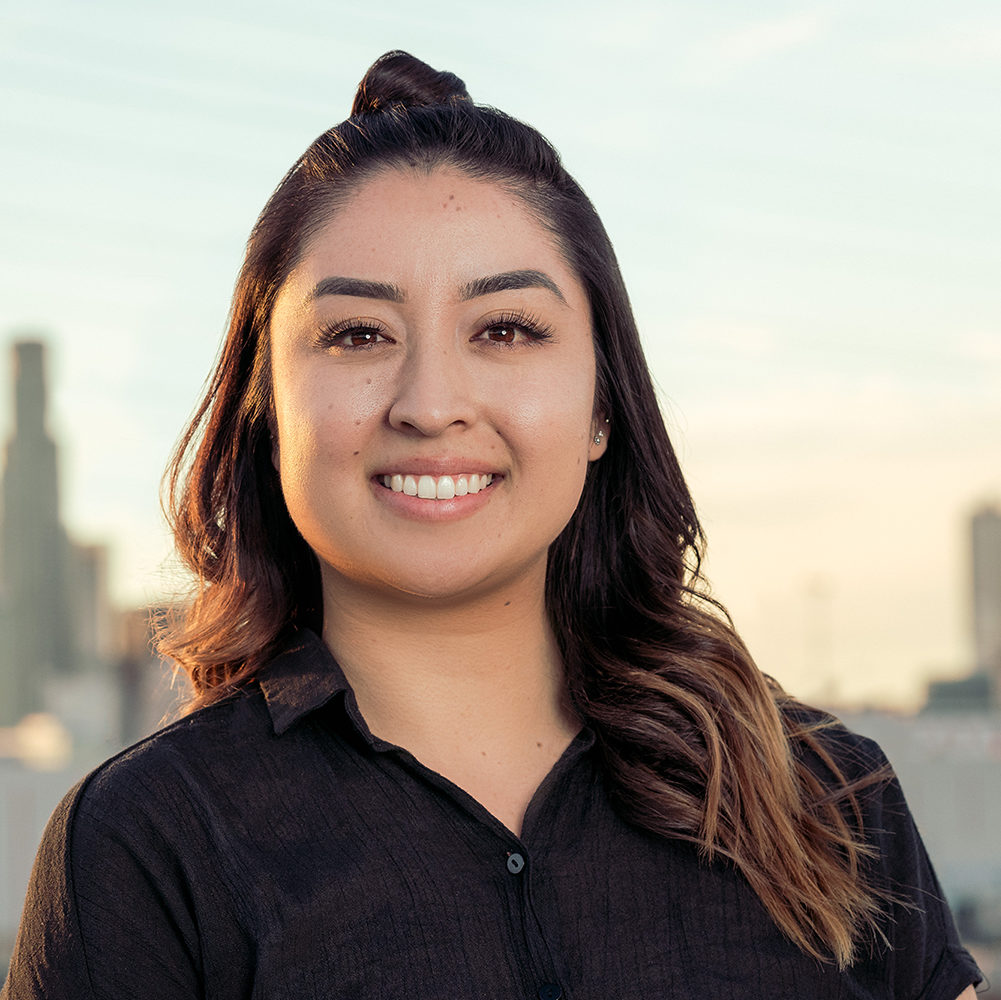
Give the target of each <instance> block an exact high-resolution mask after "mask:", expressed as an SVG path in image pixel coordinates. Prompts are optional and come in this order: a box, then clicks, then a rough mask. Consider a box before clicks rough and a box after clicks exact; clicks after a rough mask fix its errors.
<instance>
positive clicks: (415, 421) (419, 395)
mask: <svg viewBox="0 0 1001 1000" xmlns="http://www.w3.org/2000/svg"><path fill="white" fill-rule="evenodd" d="M475 415H476V397H475V385H474V380H473V377H472V372H471V371H470V370H469V367H468V360H467V359H464V358H463V357H462V356H461V352H460V351H458V350H456V349H455V348H454V346H450V345H445V344H442V343H441V342H440V341H439V342H437V343H433V344H422V345H419V346H417V347H415V348H414V350H413V351H411V352H408V354H407V356H406V358H405V359H404V360H403V363H402V365H401V368H400V372H399V376H398V379H397V384H396V391H395V394H394V398H393V403H392V405H391V406H390V409H389V422H390V425H391V426H392V427H393V428H395V429H396V430H399V431H404V432H406V433H417V434H421V435H424V436H426V437H434V436H436V435H438V434H442V433H443V432H444V431H446V430H448V429H449V428H450V427H455V426H468V425H469V424H471V423H472V421H473V420H474V419H475Z"/></svg>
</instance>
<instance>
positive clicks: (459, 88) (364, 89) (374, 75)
mask: <svg viewBox="0 0 1001 1000" xmlns="http://www.w3.org/2000/svg"><path fill="white" fill-rule="evenodd" d="M454 100H464V101H469V100H471V98H470V96H469V91H467V90H466V85H465V84H464V83H463V82H462V81H461V80H460V79H459V78H458V77H457V76H456V75H455V74H454V73H447V72H444V71H439V70H436V69H432V68H431V67H430V66H429V65H428V64H427V63H426V62H421V61H420V59H417V58H416V57H414V56H412V55H411V54H410V53H409V52H401V51H400V50H399V49H394V50H393V51H392V52H387V53H386V54H385V55H383V56H379V58H378V59H376V61H375V62H374V63H372V65H371V66H370V67H369V69H368V72H367V73H366V74H365V76H364V77H363V78H362V81H361V83H359V84H358V92H357V93H356V94H355V99H354V103H353V104H352V105H351V117H352V118H353V117H354V116H355V115H360V114H362V113H364V112H371V111H380V110H382V109H384V108H388V107H390V106H391V105H393V104H402V105H404V106H405V107H421V106H426V105H431V104H447V103H448V102H449V101H454Z"/></svg>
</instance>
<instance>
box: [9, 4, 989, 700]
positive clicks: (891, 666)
mask: <svg viewBox="0 0 1001 1000" xmlns="http://www.w3.org/2000/svg"><path fill="white" fill-rule="evenodd" d="M294 7H295V10H296V11H297V12H298V14H299V15H300V16H299V18H298V19H290V18H289V17H288V16H287V15H283V16H279V15H278V14H277V13H275V12H274V11H273V10H271V9H270V8H268V7H267V5H263V4H256V3H250V4H243V5H239V6H237V5H235V4H233V5H229V4H221V5H219V6H218V7H216V8H214V9H213V12H212V13H211V14H210V13H208V12H206V11H205V10H204V9H203V8H202V7H200V6H198V5H195V4H193V3H171V4H165V5H162V6H160V7H158V9H157V10H156V11H152V10H138V9H135V8H129V7H128V6H127V5H125V4H123V3H116V2H110V0H101V2H97V3H95V4H94V5H91V6H88V8H87V10H86V11H83V10H81V9H79V8H78V7H76V6H74V5H73V4H69V3H61V2H51V3H47V4H45V5H40V6H38V7H37V8H33V9H31V10H27V9H25V10H19V11H9V12H4V13H3V14H2V15H0V21H2V23H3V26H4V28H5V32H4V33H3V34H2V35H0V48H2V50H3V52H4V56H5V59H4V61H3V67H4V68H3V69H0V85H2V86H3V88H4V90H5V92H6V94H7V97H8V99H7V100H6V101H4V102H3V106H2V110H0V121H2V122H3V125H4V129H3V135H4V138H3V140H2V142H3V151H4V156H3V157H0V181H2V182H3V183H2V184H0V205H2V206H3V212H4V217H5V223H6V224H5V227H4V232H3V235H2V236H0V260H2V261H3V263H4V266H3V268H0V337H2V339H3V340H4V341H5V343H6V342H9V341H10V340H13V339H15V338H18V337H22V336H24V335H25V332H26V331H28V330H34V331H35V334H36V335H37V333H38V331H42V332H43V333H44V335H45V336H47V337H49V338H51V342H52V347H53V350H52V352H51V359H50V360H51V368H52V378H51V382H52V389H53V393H52V421H51V423H52V430H53V432H54V433H55V434H56V435H57V436H58V437H59V438H60V439H61V440H62V441H63V458H62V466H61V473H62V480H63V483H64V492H65V496H66V504H65V518H66V521H67V523H68V524H69V526H70V527H71V529H72V530H73V532H74V534H75V535H76V536H77V537H80V538H82V539H85V540H88V541H101V542H108V543H111V544H112V546H113V553H112V562H111V576H112V586H113V591H114V594H115V597H116V600H117V601H118V602H119V603H120V604H136V603H140V602H142V601H144V600H150V601H152V600H157V599H159V598H161V597H162V596H165V595H166V596H169V594H170V593H171V591H172V590H173V589H175V584H173V583H172V581H171V577H170V574H169V570H167V569H164V568H162V567H163V565H164V560H165V559H167V555H168V551H169V539H168V538H167V535H166V531H165V530H164V528H163V525H162V520H161V518H160V515H159V511H158V505H157V492H158V481H159V475H160V471H161V470H162V468H163V466H164V465H165V464H166V460H167V457H168V455H169V451H170V447H171V445H172V443H173V441H174V440H175V439H176V437H177V435H178V434H179V432H180V430H181V427H182V425H183V423H184V421H185V419H186V417H187V416H188V415H189V414H190V412H191V410H192V408H193V407H194V405H195V402H196V400H197V396H198V391H199V387H200V386H201V384H202V382H203V380H204V379H205V377H206V375H207V374H208V371H209V368H210V365H211V362H212V359H213V357H214V354H215V351H216V350H217V347H218V343H219V338H220V335H221V333H222V330H223V326H224V320H225V314H226V309H227V300H228V294H229V291H230V289H231V287H232V282H233V279H234V277H235V273H236V270H237V268H238V266H239V258H240V253H241V249H242V244H243V240H244V239H245V237H246V234H247V232H249V229H250V226H251V224H252V222H253V219H254V217H255V216H256V213H257V212H258V211H259V209H260V207H261V206H262V205H263V202H264V200H265V198H266V197H267V194H268V193H269V192H270V190H271V188H272V187H273V185H274V184H275V183H276V182H277V180H278V179H279V178H280V176H281V174H282V173H283V172H284V170H285V169H286V168H287V167H288V165H289V164H290V163H291V162H292V160H293V159H294V158H295V156H297V155H298V153H299V152H301V150H302V149H303V148H304V147H305V146H306V144H307V143H308V142H309V141H310V140H311V139H312V138H313V136H314V135H316V134H317V133H319V132H320V131H322V130H323V129H324V128H325V127H326V126H327V125H329V124H330V123H331V122H332V121H335V120H337V119H339V118H341V117H343V116H344V115H345V114H346V113H347V108H348V105H349V103H350V98H351V94H352V92H353V88H354V86H355V84H356V83H357V80H358V79H359V78H360V76H361V74H362V73H363V72H364V70H365V68H366V66H367V65H368V63H369V62H370V61H371V60H372V59H373V58H374V57H375V56H376V55H378V54H379V53H380V52H382V51H384V50H386V49H389V48H392V47H403V48H409V49H411V50H412V51H414V52H415V53H416V54H417V55H419V56H421V57H422V58H425V59H427V60H428V61H429V62H431V63H432V64H434V65H439V66H442V67H445V68H448V69H452V70H454V71H455V72H457V73H458V74H459V75H460V76H462V77H463V78H464V79H465V80H466V82H467V84H468V85H469V87H470V90H471V92H472V93H473V95H474V97H476V98H477V99H478V100H481V101H484V102H487V103H492V104H496V105H497V106H499V107H501V108H504V109H505V110H507V111H509V112H511V113H513V114H516V115H518V116H520V117H523V118H525V119H526V120H527V121H529V122H531V123H532V124H535V125H537V126H538V127H539V128H540V129H541V130H542V131H543V132H544V133H545V134H547V135H548V136H549V137H550V138H551V139H552V140H553V141H554V143H555V145H556V146H557V148H559V149H560V150H561V152H562V153H563V155H564V158H565V160H566V162H567V164H568V166H569V167H570V169H571V171H572V172H573V173H574V174H575V175H576V176H577V177H578V179H579V180H580V181H581V183H582V185H583V186H584V188H585V190H586V191H588V193H589V194H590V196H591V197H592V199H593V200H594V202H595V204H596V206H597V208H598V211H599V213H600V214H601V215H602V217H603V219H604V221H605V223H606V225H607V227H608V229H609V231H610V234H611V236H612V239H613V242H614V243H615V245H616V248H617V251H618V253H619V257H620V262H621V265H622V270H623V273H624V275H625V278H626V282H627V286H628V287H629V289H630V292H631V295H632V298H633V302H634V307H635V310H636V313H637V318H638V321H639V325H640V329H641V332H642V334H643V336H644V341H645V344H646V349H647V351H648V354H649V357H650V362H651V366H652V368H653V371H654V374H655V376H656V378H657V380H658V382H659V384H660V386H661V387H662V393H663V400H664V408H665V416H666V418H667V420H668V424H669V427H670V429H671V432H672V437H673V439H674V441H675V445H676V447H677V449H678V451H679V455H680V457H681V460H682V464H683V467H684V468H685V470H686V474H687V476H688V479H689V482H690V485H691V487H692V491H693V493H694V496H695V499H696V503H697V504H698V507H699V510H700V512H701V515H702V517H703V520H704V522H705V526H706V528H707V533H708V537H709V558H708V562H707V568H708V573H709V576H710V579H711V581H712V583H713V585H714V591H715V593H716V594H717V595H718V596H719V597H720V598H721V599H722V600H723V601H724V603H725V604H727V605H728V607H729V608H730V610H731V612H732V613H733V614H734V617H735V620H736V624H737V626H738V629H739V630H740V631H741V632H742V634H743V635H744V636H745V638H746V639H747V641H748V643H749V645H750V647H751V650H752V652H753V653H754V654H755V656H756V658H757V660H758V662H759V664H760V665H761V666H762V668H763V669H765V670H766V671H767V672H769V673H773V674H775V675H776V676H777V677H778V678H779V679H780V680H781V681H782V682H783V683H785V684H786V685H787V686H788V687H790V688H791V689H792V690H793V691H794V692H795V693H797V694H800V695H802V696H803V697H806V698H814V699H817V698H819V697H821V696H828V695H832V696H836V697H837V698H839V699H842V700H849V701H851V700H862V699H866V700H874V699H878V700H883V701H889V702H895V703H897V704H900V705H904V706H906V705H913V704H915V702H916V699H917V697H918V696H919V692H920V691H921V689H922V687H923V684H924V682H925V681H926V680H927V679H928V678H929V677H932V676H935V675H939V674H941V675H947V674H949V673H961V672H963V671H965V670H966V669H969V668H970V667H971V666H972V655H973V654H972V642H971V639H970V629H969V614H970V609H969V597H968V587H969V580H968V577H969V566H968V555H967V551H966V538H965V531H966V527H965V522H966V518H967V517H968V515H969V514H970V513H971V512H972V511H973V510H974V509H975V508H976V507H977V506H979V505H982V504H983V503H986V502H991V501H992V500H996V499H997V498H998V497H999V496H1001V305H999V303H998V298H997V295H996V275H997V273H998V270H999V268H998V265H999V264H1001V251H999V247H998V241H997V237H996V231H997V227H996V226H995V224H994V223H995V222H996V221H997V216H998V214H999V205H1001V180H999V177H1001V171H999V170H998V169H997V168H998V166H999V162H998V161H999V159H1001V155H999V139H998V128H997V125H996V123H995V118H996V115H995V114H994V111H993V108H992V107H991V103H992V102H991V100H990V95H991V94H992V93H994V92H995V88H996V85H997V83H999V82H1001V18H999V16H998V14H997V12H996V9H994V8H993V7H991V6H989V5H988V4H986V3H983V2H964V3H961V4H959V5H958V7H953V8H950V10H949V11H948V12H945V11H942V12H934V11H928V10H924V9H920V8H915V7H914V6H913V5H907V4H903V3H900V2H894V3H890V4H887V5H881V7H880V9H879V10H874V9H871V7H870V6H867V5H864V4H861V3H833V4H815V5H810V4H798V5H797V4H780V3H755V4H751V5H747V4H743V5H738V4H733V3H724V4H720V5H713V7H712V8H711V9H703V7H702V6H699V5H693V4H670V3H668V4H644V3H635V2H633V3H626V4H624V5H617V6H616V8H615V12H614V15H613V13H612V12H611V11H608V10H605V9H603V8H601V7H600V6H595V5H592V6H589V7H586V8H585V9H583V10H582V11H580V13H579V16H578V15H575V16H574V17H573V18H568V17H565V16H561V14H560V10H561V8H559V5H556V6H555V7H553V8H552V9H551V10H550V9H548V8H547V10H545V11H539V10H536V9H535V8H528V7H527V6H526V7H525V9H524V11H522V14H523V15H524V16H523V17H521V16H513V15H512V17H511V20H512V22H518V21H524V22H526V23H530V24H531V25H532V30H531V31H530V32H517V31H515V30H513V29H508V28H506V27H504V26H503V25H502V26H496V25H494V24H493V23H492V22H491V20H490V18H489V16H488V15H487V14H476V13H472V12H470V11H468V10H466V9H465V8H462V7H461V6H460V5H457V4H449V3H439V4H432V5H431V8H429V9H428V10H426V11H422V12H421V14H420V15H418V14H416V13H415V12H413V11H412V10H411V9H409V8H406V7H405V6H403V5H402V4H399V5H397V4H393V3H391V4H389V6H388V7H386V8H385V9H381V10H380V11H378V12H376V11H367V12H366V11H338V12H336V13H331V12H329V11H327V10H325V9H324V8H323V7H322V6H321V5H314V4H311V3H300V4H297V5H294ZM519 10H521V8H520V7H518V5H516V7H515V8H514V9H513V12H514V14H516V13H517V12H518V11H519ZM307 23H308V27H307V26H306V25H307ZM0 382H2V383H3V388H2V390H0V407H2V412H3V419H2V420H0V431H2V432H3V433H4V435H5V436H6V434H7V433H8V432H9V429H10V423H9V416H8V414H9V411H10V409H11V400H10V399H9V394H8V391H7V387H6V380H5V379H0ZM821 674H822V676H820V675H821Z"/></svg>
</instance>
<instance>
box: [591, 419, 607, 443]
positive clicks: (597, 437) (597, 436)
mask: <svg viewBox="0 0 1001 1000" xmlns="http://www.w3.org/2000/svg"><path fill="white" fill-rule="evenodd" d="M605 423H606V424H607V423H608V417H605ZM604 436H605V432H604V431H598V433H597V434H595V435H594V443H595V444H601V439H602V438H603V437H604Z"/></svg>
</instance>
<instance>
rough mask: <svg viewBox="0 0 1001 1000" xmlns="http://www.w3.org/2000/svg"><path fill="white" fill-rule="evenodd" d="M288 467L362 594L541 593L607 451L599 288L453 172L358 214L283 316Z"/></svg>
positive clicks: (365, 197)
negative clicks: (599, 362) (550, 560)
mask: <svg viewBox="0 0 1001 1000" xmlns="http://www.w3.org/2000/svg"><path fill="white" fill-rule="evenodd" d="M271 345H272V346H271V351H272V372H273V382H274V404H275V417H276V421H277V444H276V447H275V450H274V461H275V465H276V468H277V469H278V471H279V474H280V476H281V483H282V489H283V491H284V495H285V501H286V504H287V506H288V510H289V513H290V515H291V517H292V520H293V521H294V522H295V524H296V526H297V528H298V529H299V531H300V532H301V533H302V536H303V537H304V538H305V540H306V542H307V543H308V544H309V546H310V547H311V548H312V549H313V551H314V552H315V553H316V556H317V558H318V559H319V563H320V567H321V572H322V576H323V583H324V595H325V600H327V601H329V600H331V599H333V598H335V597H336V595H338V594H342V593H343V588H344V587H361V588H367V589H371V588H375V589H377V590H380V591H383V592H387V591H392V592H394V593H396V594H397V595H400V594H410V595H417V596H420V597H424V598H433V599H456V598H459V599H461V598H462V597H463V596H474V595H479V594H482V593H484V592H487V591H489V590H490V589H491V588H502V587H507V586H509V585H511V584H512V583H514V584H518V583H521V582H525V583H527V584H529V585H532V586H538V587H539V588H540V594H541V587H542V584H543V582H544V579H545V566H546V557H547V550H548V547H549V545H550V544H551V543H552V542H553V540H554V539H555V538H556V536H557V535H558V534H559V533H560V531H561V530H562V529H563V527H564V526H565V525H566V523H567V521H568V520H569V519H570V516H571V515H572V514H573V511H574V509H575V507H576V505H577V502H578V500H579V498H580V494H581V490H582V488H583V484H584V476H585V472H586V470H587V465H588V462H589V461H593V460H594V459H597V458H598V457H599V456H600V455H601V454H602V452H603V450H604V447H605V443H606V442H605V439H604V438H602V441H601V443H600V444H598V445H596V444H595V443H594V436H595V434H596V432H597V430H598V429H599V425H600V426H601V428H604V421H603V419H602V417H603V415H599V414H595V413H594V412H593V407H594V388H595V360H594V350H593V346H592V335H591V321H590V310H589V306H588V301H587V297H586V294H585V292H584V289H583V288H582V286H581V285H580V283H579V281H578V280H577V279H576V277H575V276H574V274H573V273H572V272H571V271H570V269H569V268H568V266H567V264H566V263H565V262H564V260H563V258H562V257H561V256H560V254H559V252H558V251H557V250H556V248H555V247H554V245H553V241H552V238H551V236H550V235H549V234H548V233H547V232H546V231H545V230H544V229H543V228H542V227H541V226H540V225H539V224H538V223H537V222H536V221H535V220H534V218H533V217H532V215H531V214H530V213H529V211H528V210H527V209H526V208H525V206H524V205H523V203H522V202H521V201H520V200H519V199H517V198H516V197H514V196H512V195H510V194H508V193H506V192H505V191H504V190H503V189H502V188H501V187H499V186H498V185H496V184H494V183H490V182H486V181H481V180H474V179H472V178H470V177H468V176H467V175H465V174H464V173H462V172H460V171H457V170H454V169H445V168H440V169H437V170H435V171H434V172H433V173H432V174H431V175H430V176H426V175H422V174H417V173H410V172H398V171H395V170H394V171H387V172H385V173H382V174H379V175H377V176H376V177H374V178H372V179H370V180H368V181H367V182H366V183H365V184H364V185H363V186H362V187H361V188H360V189H359V191H358V192H357V193H356V194H355V195H354V196H353V197H352V198H351V200H349V201H348V202H347V204H346V205H344V206H342V207H341V208H339V209H338V210H337V211H336V213H335V214H334V215H333V216H332V217H331V219H330V221H329V222H328V223H327V225H326V227H325V228H324V229H322V230H321V231H320V232H319V234H318V235H317V236H316V237H315V239H314V240H313V241H312V243H311V244H310V246H309V248H308V250H307V252H306V254H305V255H304V257H303V259H302V261H301V263H300V264H299V265H298V266H297V267H296V269H295V270H294V271H293V272H292V274H291V275H290V276H289V278H288V280H287V281H286V282H285V284H284V285H283V286H282V288H281V290H280V292H279V295H278V298H277V301H276V304H275V308H274V311H273V314H272V320H271Z"/></svg>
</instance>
